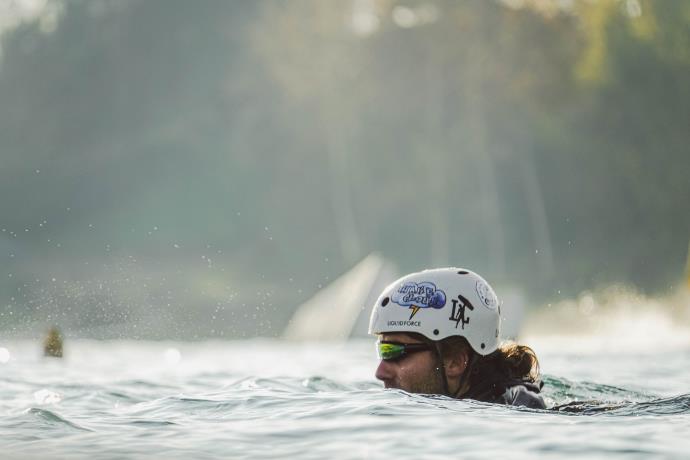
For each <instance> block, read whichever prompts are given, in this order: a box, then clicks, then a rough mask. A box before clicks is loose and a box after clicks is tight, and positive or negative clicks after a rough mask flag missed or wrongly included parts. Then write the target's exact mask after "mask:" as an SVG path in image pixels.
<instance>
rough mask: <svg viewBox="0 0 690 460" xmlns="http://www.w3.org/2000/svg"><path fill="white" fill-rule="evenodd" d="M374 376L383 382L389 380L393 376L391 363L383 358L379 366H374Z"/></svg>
mask: <svg viewBox="0 0 690 460" xmlns="http://www.w3.org/2000/svg"><path fill="white" fill-rule="evenodd" d="M375 375H376V378H377V379H379V380H381V381H382V382H385V381H387V380H391V379H392V378H393V377H394V369H393V364H392V363H389V362H388V361H384V360H383V359H382V360H381V362H380V363H379V367H377V368H376V374H375Z"/></svg>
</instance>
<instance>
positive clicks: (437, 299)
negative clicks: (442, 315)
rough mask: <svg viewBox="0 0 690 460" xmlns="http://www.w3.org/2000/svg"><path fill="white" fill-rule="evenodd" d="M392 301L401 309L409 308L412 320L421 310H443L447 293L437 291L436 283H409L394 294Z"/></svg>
mask: <svg viewBox="0 0 690 460" xmlns="http://www.w3.org/2000/svg"><path fill="white" fill-rule="evenodd" d="M391 300H392V301H393V302H394V303H397V304H398V305H400V306H401V307H409V308H410V309H411V310H412V314H411V315H410V319H412V318H413V317H414V315H416V314H417V312H418V311H419V309H420V308H436V309H439V308H443V307H444V306H445V305H446V293H445V292H443V291H442V290H440V289H436V285H435V284H434V283H429V282H422V283H413V282H411V281H408V282H406V283H404V284H403V285H402V286H400V287H399V288H398V290H397V291H396V292H394V293H393V295H392V296H391Z"/></svg>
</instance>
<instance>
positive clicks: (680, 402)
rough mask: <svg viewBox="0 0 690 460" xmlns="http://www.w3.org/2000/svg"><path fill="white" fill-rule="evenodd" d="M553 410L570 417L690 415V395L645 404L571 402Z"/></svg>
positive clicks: (644, 402)
mask: <svg viewBox="0 0 690 460" xmlns="http://www.w3.org/2000/svg"><path fill="white" fill-rule="evenodd" d="M553 410H555V411H558V412H562V413H567V414H570V415H604V414H605V415H614V416H627V417H630V416H634V417H639V416H642V415H652V416H664V415H682V414H690V394H685V395H680V396H674V397H670V398H661V399H655V400H652V401H643V402H623V403H616V404H612V403H602V402H597V401H583V402H577V401H574V402H570V403H567V404H563V405H561V406H556V407H554V408H553Z"/></svg>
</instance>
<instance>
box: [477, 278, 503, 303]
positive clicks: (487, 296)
mask: <svg viewBox="0 0 690 460" xmlns="http://www.w3.org/2000/svg"><path fill="white" fill-rule="evenodd" d="M476 289H477V295H478V296H479V298H480V299H481V300H482V303H483V304H484V305H486V306H487V307H489V308H490V309H492V310H493V309H494V308H496V307H497V306H498V298H497V297H496V293H494V291H493V289H491V286H489V285H488V284H486V282H484V281H482V280H478V281H477V285H476Z"/></svg>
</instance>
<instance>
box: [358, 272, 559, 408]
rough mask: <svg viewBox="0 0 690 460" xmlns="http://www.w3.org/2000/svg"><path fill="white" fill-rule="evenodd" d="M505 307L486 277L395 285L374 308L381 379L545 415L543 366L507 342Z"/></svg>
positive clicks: (411, 278)
mask: <svg viewBox="0 0 690 460" xmlns="http://www.w3.org/2000/svg"><path fill="white" fill-rule="evenodd" d="M500 310H501V304H500V302H499V301H498V298H497V297H496V294H495V293H494V290H493V289H492V288H491V286H490V285H489V283H487V282H486V281H485V280H484V279H483V278H482V277H481V276H479V275H477V274H476V273H473V272H471V271H469V270H465V269H462V268H441V269H434V270H425V271H422V272H419V273H412V274H410V275H407V276H404V277H402V278H400V279H399V280H397V281H395V282H393V283H392V284H391V285H389V286H388V287H387V288H386V289H385V290H384V291H383V293H382V294H381V295H380V296H379V298H378V300H377V301H376V304H374V307H373V310H372V312H371V319H370V322H369V333H370V334H374V335H376V336H378V341H377V350H378V355H379V358H380V359H381V362H380V364H379V366H378V368H377V369H376V378H377V379H379V380H381V381H382V382H383V384H384V386H385V388H397V389H400V390H404V391H407V392H410V393H423V394H439V395H445V396H449V397H452V398H459V399H474V400H477V401H484V402H490V403H499V404H507V405H514V406H526V407H529V408H534V409H545V408H546V405H545V404H544V400H543V399H542V397H541V396H540V395H539V392H540V390H541V387H542V383H541V379H540V372H539V361H538V359H537V356H536V354H535V353H534V351H533V350H532V349H531V348H529V347H527V346H524V345H518V344H515V343H500V324H501V320H500V316H501V311H500Z"/></svg>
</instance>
